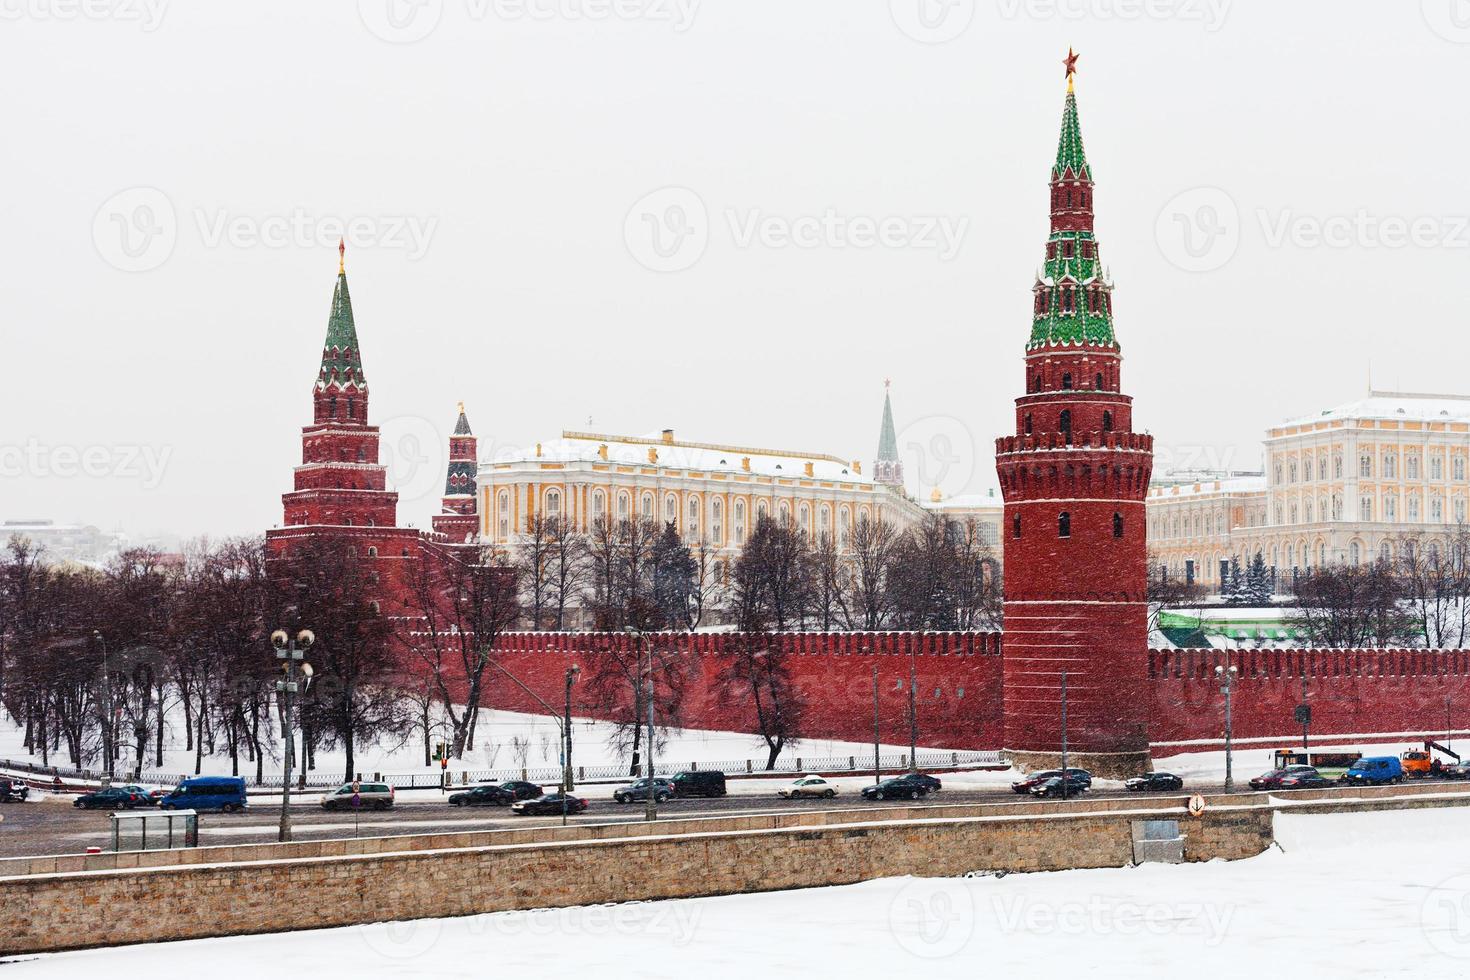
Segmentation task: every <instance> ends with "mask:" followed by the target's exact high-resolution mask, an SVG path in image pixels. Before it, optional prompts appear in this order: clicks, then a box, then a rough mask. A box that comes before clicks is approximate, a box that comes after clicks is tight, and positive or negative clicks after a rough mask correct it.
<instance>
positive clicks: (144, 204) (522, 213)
mask: <svg viewBox="0 0 1470 980" xmlns="http://www.w3.org/2000/svg"><path fill="white" fill-rule="evenodd" d="M391 2H392V3H393V7H392V8H390V7H389V0H363V2H362V3H360V4H359V3H354V2H348V0H333V2H327V0H316V2H310V3H303V2H300V0H296V2H275V0H253V2H251V3H248V4H247V3H238V4H220V3H207V2H203V0H190V2H185V0H171V2H169V0H0V78H3V81H4V87H5V91H6V93H7V98H6V99H5V101H4V107H3V109H0V120H3V129H4V132H3V139H0V165H3V174H4V185H5V193H4V194H3V197H0V227H3V233H0V270H3V272H0V310H3V338H0V339H3V344H0V351H3V360H0V363H3V364H4V365H5V370H4V372H3V375H0V378H3V380H0V467H3V469H0V516H4V517H10V518H17V517H54V518H57V519H60V520H83V521H87V522H91V523H96V524H98V525H100V526H103V527H106V528H112V527H122V528H125V529H128V530H130V531H133V532H137V533H147V532H150V531H155V530H168V531H172V532H177V533H181V534H195V533H200V532H206V531H207V532H212V533H236V532H245V531H252V530H259V529H263V528H265V527H269V526H271V525H272V524H274V523H275V522H277V521H278V520H279V519H280V516H281V512H280V500H279V497H280V494H281V492H282V491H283V490H285V489H287V488H288V487H289V485H290V471H291V466H292V465H293V464H294V463H295V462H296V461H297V459H298V457H299V452H300V442H299V429H300V426H301V425H302V424H303V423H304V422H306V421H307V420H308V417H309V411H310V408H309V406H310V397H309V390H310V385H311V383H312V381H313V379H314V376H315V372H316V365H317V360H318V357H319V354H320V346H321V341H322V336H323V333H324V330H325V327H326V319H327V312H328V304H329V300H330V295H331V289H332V280H333V275H334V273H335V272H336V259H337V256H336V252H335V241H336V237H337V233H338V232H337V228H338V227H339V225H340V223H341V222H343V221H348V220H351V221H354V225H353V227H352V229H351V230H350V232H349V244H348V253H347V266H348V276H349V280H350V282H351V286H352V293H353V302H354V306H355V310H356V314H357V324H358V330H359V334H360V337H361V341H362V344H363V351H364V362H365V366H366V371H367V375H368V378H369V381H370V384H371V388H372V413H373V417H374V420H375V421H377V422H379V423H381V424H383V425H384V426H385V435H386V436H387V439H386V442H387V443H388V445H389V447H390V449H391V450H392V451H393V452H394V463H395V469H394V479H395V481H396V482H397V483H398V484H399V487H400V489H401V490H403V491H404V493H405V501H404V504H403V506H402V508H401V515H402V520H404V521H406V522H410V523H413V524H415V525H417V526H425V525H426V524H427V520H428V516H429V514H430V513H432V512H434V511H435V510H436V509H437V497H438V494H439V492H440V483H441V479H442V462H443V458H444V450H443V448H442V446H441V443H442V441H443V439H444V438H445V437H446V436H447V434H448V431H449V429H450V427H451V426H452V424H453V421H454V408H455V402H456V401H457V400H459V399H461V398H462V399H464V400H465V401H466V402H467V403H468V407H469V411H470V418H471V420H472V422H473V423H474V427H475V431H476V433H477V434H479V435H480V436H481V449H482V456H487V457H488V456H491V455H493V454H494V453H496V452H497V451H500V450H502V449H504V448H505V447H515V446H523V445H526V444H529V443H533V442H535V441H536V440H537V439H540V438H547V437H550V436H551V435H553V434H555V433H556V432H558V431H560V430H561V429H562V428H564V427H565V428H580V427H584V426H585V425H586V423H587V419H588V417H589V416H591V417H592V419H593V424H594V426H595V427H596V428H597V429H599V430H603V431H614V432H624V433H639V432H646V431H650V430H653V429H657V428H660V427H664V426H672V427H674V428H675V429H677V430H678V432H679V433H680V435H682V436H686V437H688V438H694V439H700V440H707V441H735V442H741V443H747V444H756V445H761V446H782V447H787V446H789V447H792V448H798V449H812V450H820V451H827V452H832V453H836V454H839V455H848V456H858V457H861V458H863V459H870V458H871V457H872V455H873V452H874V449H875V447H876V443H877V437H878V421H879V413H880V408H881V401H882V381H883V379H884V378H885V377H892V378H893V397H894V407H895V414H896V416H897V419H898V425H899V430H900V431H899V438H900V443H901V444H903V448H904V452H905V457H906V460H907V461H908V469H909V476H910V483H911V484H912V485H913V486H914V488H915V489H916V490H922V491H923V492H925V493H927V484H928V483H930V482H933V481H934V480H935V479H938V480H939V482H940V484H941V486H943V487H944V489H945V490H946V491H948V492H951V493H953V492H958V491H961V490H966V489H968V490H983V489H985V488H987V487H988V486H990V485H992V484H993V480H994V476H993V472H994V469H993V458H992V446H993V442H992V440H993V438H994V437H995V436H996V435H998V434H1001V433H1003V432H1005V431H1007V430H1008V429H1009V427H1010V426H1011V424H1012V422H1011V409H1012V399H1013V398H1014V397H1015V396H1016V395H1017V394H1018V393H1019V392H1020V391H1021V388H1022V372H1021V352H1022V346H1023V344H1024V343H1025V340H1026V338H1027V335H1028V331H1029V327H1030V307H1031V293H1030V286H1031V283H1032V277H1033V274H1034V272H1035V270H1036V268H1037V266H1038V265H1039V263H1040V260H1041V257H1042V255H1041V250H1042V245H1043V243H1044V240H1045V236H1046V233H1047V214H1046V211H1047V208H1046V203H1047V198H1046V180H1047V171H1048V168H1049V165H1050V163H1051V160H1052V158H1053V155H1054V153H1055V148H1056V138H1057V129H1058V124H1059V121H1060V116H1061V109H1062V99H1063V93H1064V83H1063V73H1062V66H1061V59H1062V57H1063V55H1064V54H1065V53H1066V49H1067V47H1068V45H1074V46H1075V47H1076V48H1077V50H1078V51H1079V52H1080V53H1081V55H1082V58H1081V61H1080V64H1079V69H1080V74H1079V77H1078V83H1077V91H1078V98H1079V102H1080V107H1081V113H1082V124H1083V132H1084V134H1085V137H1086V140H1087V149H1088V155H1089V158H1090V160H1091V162H1092V164H1093V167H1094V171H1095V174H1096V177H1097V179H1098V182H1099V184H1098V194H1097V208H1098V233H1099V235H1100V238H1101V242H1102V247H1103V255H1104V258H1105V259H1106V260H1107V261H1108V264H1109V265H1110V266H1111V269H1112V273H1113V277H1114V279H1115V280H1116V282H1117V286H1118V290H1117V293H1116V295H1115V310H1116V313H1117V328H1118V336H1119V338H1120V341H1121V343H1122V344H1123V348H1124V352H1125V354H1126V356H1127V362H1126V365H1125V373H1124V388H1125V390H1126V391H1128V392H1130V393H1132V394H1133V395H1134V396H1135V398H1136V401H1137V410H1136V416H1135V417H1136V425H1137V427H1138V428H1140V429H1148V430H1150V431H1152V432H1153V433H1154V434H1155V435H1156V436H1157V437H1158V439H1159V441H1160V444H1161V446H1162V447H1163V448H1164V449H1165V451H1166V452H1167V453H1168V454H1169V455H1168V456H1167V457H1166V460H1165V465H1168V463H1169V462H1173V463H1176V464H1177V463H1184V462H1196V463H1215V464H1223V465H1234V466H1249V465H1254V464H1256V463H1257V462H1258V459H1259V441H1260V437H1261V435H1262V432H1263V429H1264V428H1265V426H1267V425H1268V424H1270V423H1271V422H1273V421H1275V420H1279V419H1281V418H1283V417H1286V416H1292V415H1297V414H1303V413H1307V412H1313V411H1316V410H1318V409H1321V408H1325V407H1327V406H1329V405H1331V404H1334V403H1337V402H1341V401H1346V400H1349V399H1351V398H1355V397H1359V396H1360V395H1361V394H1362V393H1363V391H1364V389H1365V388H1366V386H1367V383H1368V374H1369V365H1370V362H1371V364H1372V370H1373V378H1374V381H1375V382H1376V384H1377V386H1378V387H1381V388H1393V387H1395V386H1397V387H1401V388H1405V389H1408V388H1415V389H1423V390H1431V391H1465V390H1467V389H1470V386H1467V385H1466V384H1465V382H1464V380H1463V367H1462V366H1463V365H1464V364H1465V363H1467V361H1470V332H1467V331H1466V330H1465V329H1464V324H1465V319H1466V317H1465V313H1464V312H1463V299H1462V293H1463V290H1462V289H1460V288H1459V284H1460V282H1461V280H1462V279H1463V275H1464V269H1465V262H1466V259H1467V256H1470V229H1467V227H1466V226H1465V222H1466V217H1465V216H1466V215H1467V214H1470V200H1467V193H1466V188H1467V183H1466V176H1465V172H1464V171H1465V162H1466V160H1467V159H1470V127H1467V125H1466V120H1465V109H1464V104H1465V101H1464V95H1463V89H1464V83H1465V67H1466V65H1467V64H1470V3H1465V2H1463V0H1424V2H1423V3H1422V4H1421V3H1418V2H1399V3H1393V4H1389V3H1383V2H1370V0H1358V2H1350V0H1349V2H1344V0H1331V2H1309V0H1293V2H1291V3H1267V2H1264V0H1235V2H1233V3H1232V2H1228V0H1056V2H1047V0H1030V2H1027V0H998V2H995V3H979V4H975V3H970V2H967V0H892V2H889V0H795V2H794V0H702V2H700V0H616V2H614V0H584V2H582V3H578V2H576V0H500V2H493V0H442V2H440V0H419V2H418V4H417V5H415V4H413V3H409V2H407V0H391ZM1457 4H1458V6H1457ZM390 15H391V16H390ZM671 188H672V189H671ZM650 195H651V196H650ZM298 226H299V227H298ZM416 447H417V449H416ZM946 447H952V448H946ZM415 459H417V460H418V462H415ZM921 459H922V461H923V462H922V464H921ZM921 481H923V482H924V484H925V485H924V486H923V487H921V486H920V483H921Z"/></svg>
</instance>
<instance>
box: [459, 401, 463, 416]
mask: <svg viewBox="0 0 1470 980" xmlns="http://www.w3.org/2000/svg"><path fill="white" fill-rule="evenodd" d="M459 414H461V415H463V414H464V402H460V403H459Z"/></svg>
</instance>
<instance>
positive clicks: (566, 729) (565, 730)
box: [485, 659, 582, 826]
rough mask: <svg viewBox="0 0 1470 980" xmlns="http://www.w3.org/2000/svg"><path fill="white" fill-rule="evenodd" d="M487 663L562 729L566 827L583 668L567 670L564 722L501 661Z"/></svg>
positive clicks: (563, 796)
mask: <svg viewBox="0 0 1470 980" xmlns="http://www.w3.org/2000/svg"><path fill="white" fill-rule="evenodd" d="M485 663H486V664H488V665H489V666H491V667H494V668H495V669H496V670H498V671H500V672H501V673H502V674H504V675H505V676H506V677H509V678H510V679H511V682H512V683H514V684H515V686H516V687H519V688H520V689H521V690H522V691H524V692H526V694H528V695H530V696H531V698H532V700H534V701H535V702H536V703H537V704H539V705H541V707H543V708H545V709H546V713H547V714H548V715H550V716H551V720H552V721H553V722H555V723H556V727H557V728H559V729H561V737H562V742H563V744H565V745H566V747H567V752H566V766H565V767H564V768H563V770H562V780H563V783H564V784H565V786H566V789H563V791H562V801H561V822H562V825H563V826H565V825H566V822H567V800H566V794H567V789H569V788H570V787H571V778H572V777H571V772H572V768H571V767H572V752H571V745H572V724H571V717H572V678H573V676H575V675H576V674H579V673H581V671H582V668H580V667H578V666H576V665H575V664H574V665H572V666H571V667H569V668H567V704H566V720H565V721H563V720H562V713H561V712H560V711H558V710H557V709H556V708H553V707H552V706H551V705H549V704H547V703H546V699H545V698H543V697H542V696H541V695H539V694H537V693H536V692H535V691H533V690H531V689H530V688H529V687H527V686H526V685H525V683H524V682H523V681H522V680H521V679H520V678H519V677H517V676H516V675H515V674H512V673H511V672H510V671H509V670H507V669H506V668H505V666H504V665H502V664H501V663H500V662H499V661H497V660H494V659H488V660H486V661H485Z"/></svg>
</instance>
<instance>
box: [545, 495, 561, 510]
mask: <svg viewBox="0 0 1470 980" xmlns="http://www.w3.org/2000/svg"><path fill="white" fill-rule="evenodd" d="M546 516H547V517H561V491H560V490H548V491H546Z"/></svg>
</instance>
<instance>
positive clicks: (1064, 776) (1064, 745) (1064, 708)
mask: <svg viewBox="0 0 1470 980" xmlns="http://www.w3.org/2000/svg"><path fill="white" fill-rule="evenodd" d="M1066 798H1067V672H1066V671H1065V670H1064V671H1062V799H1064V800H1065V799H1066Z"/></svg>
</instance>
